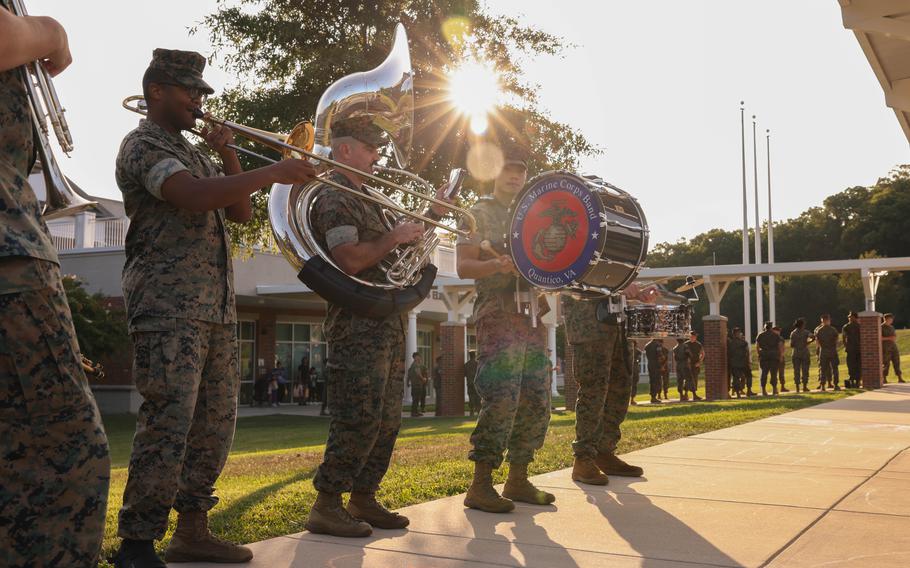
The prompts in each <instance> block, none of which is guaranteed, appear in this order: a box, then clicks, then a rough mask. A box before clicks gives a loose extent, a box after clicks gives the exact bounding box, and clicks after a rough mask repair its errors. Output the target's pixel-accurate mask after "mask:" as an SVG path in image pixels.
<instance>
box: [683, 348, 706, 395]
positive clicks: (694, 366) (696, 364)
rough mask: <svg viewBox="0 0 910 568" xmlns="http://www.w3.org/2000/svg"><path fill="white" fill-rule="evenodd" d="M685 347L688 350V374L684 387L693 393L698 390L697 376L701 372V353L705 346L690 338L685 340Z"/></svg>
mask: <svg viewBox="0 0 910 568" xmlns="http://www.w3.org/2000/svg"><path fill="white" fill-rule="evenodd" d="M686 349H687V350H688V351H689V374H688V376H687V379H688V385H687V387H686V388H688V389H689V391H691V392H692V393H695V391H697V390H698V376H699V375H700V374H701V355H702V353H704V350H705V348H704V347H703V346H702V344H701V342H699V341H698V340H697V339H696V340H692V339H690V340H689V341H686Z"/></svg>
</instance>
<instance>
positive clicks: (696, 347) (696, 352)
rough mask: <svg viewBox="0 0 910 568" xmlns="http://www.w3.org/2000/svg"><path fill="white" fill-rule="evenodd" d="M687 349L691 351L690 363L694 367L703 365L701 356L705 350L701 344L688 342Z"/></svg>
mask: <svg viewBox="0 0 910 568" xmlns="http://www.w3.org/2000/svg"><path fill="white" fill-rule="evenodd" d="M686 349H687V350H688V351H689V361H690V362H691V363H692V364H693V365H701V354H702V353H703V352H704V350H705V348H704V347H703V346H702V344H701V342H699V341H692V340H691V339H690V340H689V341H686Z"/></svg>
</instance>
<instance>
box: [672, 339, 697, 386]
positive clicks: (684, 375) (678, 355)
mask: <svg viewBox="0 0 910 568" xmlns="http://www.w3.org/2000/svg"><path fill="white" fill-rule="evenodd" d="M673 361H674V362H675V363H676V390H677V391H678V392H679V400H683V401H685V400H689V397H688V395H687V394H686V391H687V390H688V388H689V387H688V385H689V384H690V383H691V380H692V379H690V378H689V375H691V374H692V367H691V365H689V349H688V348H686V340H685V339H683V338H679V339H677V340H676V347H674V348H673Z"/></svg>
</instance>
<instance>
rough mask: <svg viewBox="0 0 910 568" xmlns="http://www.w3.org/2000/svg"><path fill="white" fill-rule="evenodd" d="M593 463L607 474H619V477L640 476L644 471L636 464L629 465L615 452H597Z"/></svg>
mask: <svg viewBox="0 0 910 568" xmlns="http://www.w3.org/2000/svg"><path fill="white" fill-rule="evenodd" d="M594 463H595V464H597V467H599V468H600V471H602V472H604V473H606V474H607V475H619V476H621V477H641V476H642V475H644V473H645V471H644V470H643V469H642V468H640V467H638V466H637V465H629V464H627V463H626V462H624V461H622V460H621V459H619V458H618V457H616V454H597V457H596V458H594Z"/></svg>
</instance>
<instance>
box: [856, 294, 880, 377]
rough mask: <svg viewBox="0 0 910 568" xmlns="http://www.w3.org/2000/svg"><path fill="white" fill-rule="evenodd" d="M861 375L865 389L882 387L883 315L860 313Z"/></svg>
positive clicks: (867, 312)
mask: <svg viewBox="0 0 910 568" xmlns="http://www.w3.org/2000/svg"><path fill="white" fill-rule="evenodd" d="M859 345H860V347H859V350H860V377H861V378H862V382H863V388H864V389H880V388H882V315H881V314H880V313H878V312H874V311H866V312H860V313H859Z"/></svg>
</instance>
